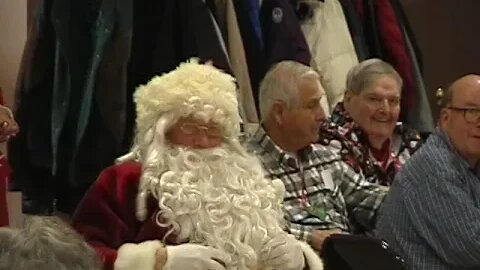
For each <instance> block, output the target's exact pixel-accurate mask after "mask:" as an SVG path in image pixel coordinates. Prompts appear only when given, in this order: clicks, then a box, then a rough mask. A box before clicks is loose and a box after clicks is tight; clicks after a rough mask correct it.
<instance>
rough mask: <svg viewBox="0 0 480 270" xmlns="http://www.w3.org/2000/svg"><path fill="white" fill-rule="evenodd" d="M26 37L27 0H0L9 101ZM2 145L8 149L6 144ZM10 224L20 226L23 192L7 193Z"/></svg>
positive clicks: (1, 55)
mask: <svg viewBox="0 0 480 270" xmlns="http://www.w3.org/2000/svg"><path fill="white" fill-rule="evenodd" d="M26 39H27V1H26V0H0V87H1V88H2V89H3V95H4V98H5V102H6V103H7V105H12V104H13V98H14V89H15V83H16V79H17V73H18V68H19V65H20V60H21V57H22V52H23V47H24V44H25V41H26ZM0 149H1V150H2V151H5V146H4V145H1V146H0ZM7 200H8V208H9V214H10V226H12V227H20V226H21V224H22V220H23V215H22V214H21V194H20V193H19V192H9V194H8V195H7Z"/></svg>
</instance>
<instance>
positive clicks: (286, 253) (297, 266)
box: [261, 233, 305, 270]
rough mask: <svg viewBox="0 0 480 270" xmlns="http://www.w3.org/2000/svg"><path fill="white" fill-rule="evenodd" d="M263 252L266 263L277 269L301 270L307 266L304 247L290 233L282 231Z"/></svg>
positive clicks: (269, 242) (267, 244)
mask: <svg viewBox="0 0 480 270" xmlns="http://www.w3.org/2000/svg"><path fill="white" fill-rule="evenodd" d="M261 254H262V255H261V256H262V257H261V258H262V259H263V261H264V264H265V265H266V266H271V267H273V269H276V270H301V269H303V268H304V267H305V257H304V256H303V251H302V247H301V246H300V243H299V242H298V240H297V239H295V237H294V236H293V235H290V234H286V233H282V234H279V235H278V236H276V237H274V238H272V239H271V240H270V241H268V242H267V243H266V244H265V247H264V248H263V249H262V253H261Z"/></svg>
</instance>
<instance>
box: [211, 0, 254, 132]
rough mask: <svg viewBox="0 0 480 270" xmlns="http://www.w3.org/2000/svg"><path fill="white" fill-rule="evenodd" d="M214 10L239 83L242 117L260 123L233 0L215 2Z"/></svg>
mask: <svg viewBox="0 0 480 270" xmlns="http://www.w3.org/2000/svg"><path fill="white" fill-rule="evenodd" d="M214 9H215V10H214V13H215V18H216V20H217V22H218V25H219V26H220V29H222V33H223V35H224V39H225V40H226V43H227V44H226V45H227V51H228V54H229V56H230V63H231V67H232V72H233V74H234V75H235V78H236V80H237V83H238V103H239V107H240V108H239V109H240V116H241V117H242V119H243V121H244V123H258V113H257V109H256V107H255V99H254V97H253V91H252V85H251V83H250V77H249V73H248V65H247V60H246V56H245V49H244V46H243V41H242V36H241V34H240V29H239V26H238V20H237V15H236V12H235V8H234V4H233V0H215V1H214Z"/></svg>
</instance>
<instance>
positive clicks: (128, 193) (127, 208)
mask: <svg viewBox="0 0 480 270" xmlns="http://www.w3.org/2000/svg"><path fill="white" fill-rule="evenodd" d="M140 175H141V166H140V164H138V163H135V162H129V163H124V164H121V165H116V166H112V167H110V168H107V169H106V170H104V171H103V172H102V174H101V175H100V177H99V179H98V180H97V181H96V182H95V184H94V185H93V186H92V187H91V188H90V190H89V191H88V192H87V194H86V195H85V197H84V198H83V200H82V201H81V202H80V204H79V206H78V208H77V210H76V212H75V214H74V216H73V220H72V224H73V226H74V228H75V229H76V230H77V231H78V232H80V233H81V234H82V235H83V236H84V237H85V239H86V241H87V242H88V243H89V244H91V245H92V246H93V247H94V248H95V249H96V251H97V254H98V255H99V256H100V258H101V260H102V262H103V264H104V266H105V269H107V270H112V269H113V265H114V262H115V260H116V259H117V250H118V248H120V246H122V245H123V244H125V243H142V242H145V241H148V240H162V239H163V237H164V236H165V234H166V233H167V231H168V228H165V227H160V226H158V225H157V224H156V221H155V213H156V212H157V211H158V206H156V205H157V204H156V201H155V200H154V199H153V197H152V200H151V201H150V203H149V215H148V216H149V218H147V219H146V220H145V221H144V222H140V221H138V220H137V218H136V215H135V211H136V198H137V194H138V185H139V181H140ZM175 238H176V237H175V236H174V235H171V236H169V237H168V238H167V239H166V240H167V241H166V243H165V244H175V242H174V240H175ZM138 269H142V268H141V267H138Z"/></svg>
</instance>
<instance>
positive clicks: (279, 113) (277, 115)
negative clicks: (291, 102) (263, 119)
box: [271, 102, 287, 125]
mask: <svg viewBox="0 0 480 270" xmlns="http://www.w3.org/2000/svg"><path fill="white" fill-rule="evenodd" d="M286 109H287V107H286V105H285V104H284V103H283V102H275V103H273V105H272V115H271V117H272V118H273V120H274V121H275V122H276V123H277V124H279V125H281V124H282V123H283V122H284V117H285V111H286Z"/></svg>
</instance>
